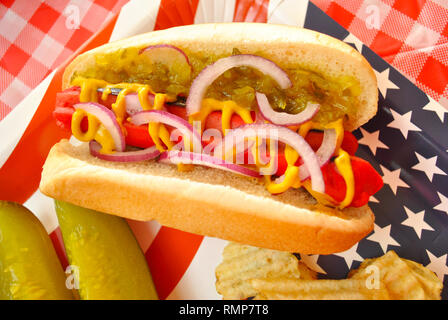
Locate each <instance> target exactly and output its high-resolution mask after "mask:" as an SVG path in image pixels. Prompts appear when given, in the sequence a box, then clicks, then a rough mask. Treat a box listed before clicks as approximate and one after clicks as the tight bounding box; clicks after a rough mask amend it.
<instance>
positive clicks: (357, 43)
mask: <svg viewBox="0 0 448 320" xmlns="http://www.w3.org/2000/svg"><path fill="white" fill-rule="evenodd" d="M344 42H347V43H352V44H354V45H355V47H356V50H358V51H359V52H361V50H362V42H361V40H359V39H358V38H357V37H355V36H354V35H353V34H351V33H349V34H348V36H346V37H345V39H344Z"/></svg>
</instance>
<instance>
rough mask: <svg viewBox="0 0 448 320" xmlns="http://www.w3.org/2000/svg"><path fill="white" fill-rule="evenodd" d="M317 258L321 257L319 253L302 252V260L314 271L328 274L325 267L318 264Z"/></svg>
mask: <svg viewBox="0 0 448 320" xmlns="http://www.w3.org/2000/svg"><path fill="white" fill-rule="evenodd" d="M317 259H319V255H318V254H310V255H308V254H302V253H301V254H300V261H302V262H303V263H304V264H306V266H307V267H308V268H310V269H311V270H313V271H316V272H317V273H322V274H327V273H326V272H325V270H324V269H322V268H321V267H320V266H319V265H318V264H317Z"/></svg>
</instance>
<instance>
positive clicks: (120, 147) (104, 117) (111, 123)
mask: <svg viewBox="0 0 448 320" xmlns="http://www.w3.org/2000/svg"><path fill="white" fill-rule="evenodd" d="M74 108H75V109H76V110H78V109H81V110H84V111H85V112H87V113H89V114H91V115H93V116H94V117H96V118H97V119H98V121H99V122H101V124H102V125H103V126H104V127H105V128H106V130H107V131H108V132H109V133H110V135H111V137H112V139H113V140H114V143H115V149H116V150H117V151H124V149H125V148H126V143H125V139H124V135H123V132H122V131H121V128H120V125H119V124H118V121H117V118H116V117H115V114H114V112H113V111H112V110H110V109H108V108H106V107H105V106H103V105H101V104H99V103H95V102H82V103H77V104H75V105H74Z"/></svg>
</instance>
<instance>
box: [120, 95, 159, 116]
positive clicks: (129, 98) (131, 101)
mask: <svg viewBox="0 0 448 320" xmlns="http://www.w3.org/2000/svg"><path fill="white" fill-rule="evenodd" d="M125 100H126V112H127V113H128V114H129V115H130V116H132V115H134V114H136V113H137V112H140V111H143V107H142V104H141V103H140V100H139V98H138V94H137V93H130V94H127V95H126V96H125ZM148 102H149V104H150V105H151V106H152V105H154V95H153V94H152V93H149V94H148Z"/></svg>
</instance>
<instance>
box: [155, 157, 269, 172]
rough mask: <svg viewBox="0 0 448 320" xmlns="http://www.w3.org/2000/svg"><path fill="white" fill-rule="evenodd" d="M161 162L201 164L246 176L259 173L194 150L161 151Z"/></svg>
mask: <svg viewBox="0 0 448 320" xmlns="http://www.w3.org/2000/svg"><path fill="white" fill-rule="evenodd" d="M159 161H160V162H163V163H174V164H178V163H185V164H196V165H202V166H206V167H210V168H215V169H221V170H225V171H229V172H233V173H237V174H241V175H244V176H247V177H254V178H257V177H259V176H260V173H259V172H258V171H256V170H253V169H250V168H247V167H243V166H240V165H237V164H234V163H231V162H227V161H225V160H221V159H219V158H216V157H213V156H211V155H208V154H200V153H194V152H186V151H166V152H164V153H162V155H161V156H160V159H159Z"/></svg>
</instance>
